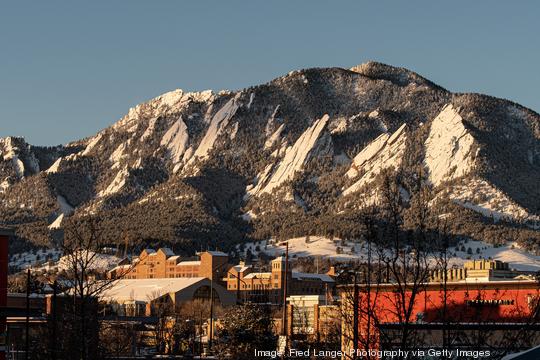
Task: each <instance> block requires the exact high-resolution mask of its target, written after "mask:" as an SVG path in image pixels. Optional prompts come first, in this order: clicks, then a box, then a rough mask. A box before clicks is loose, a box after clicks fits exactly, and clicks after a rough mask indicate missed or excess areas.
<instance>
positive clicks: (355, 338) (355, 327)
mask: <svg viewBox="0 0 540 360" xmlns="http://www.w3.org/2000/svg"><path fill="white" fill-rule="evenodd" d="M353 291H354V294H353V350H354V354H353V359H356V352H357V349H358V279H357V272H356V271H355V272H354V286H353Z"/></svg>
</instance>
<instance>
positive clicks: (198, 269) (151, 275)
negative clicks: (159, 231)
mask: <svg viewBox="0 0 540 360" xmlns="http://www.w3.org/2000/svg"><path fill="white" fill-rule="evenodd" d="M224 255H225V254H224ZM227 262H228V257H227V256H226V255H225V256H215V255H212V254H210V253H208V252H205V253H203V254H201V260H200V261H181V259H180V257H179V256H176V255H171V254H170V253H168V252H167V251H166V250H164V249H159V250H157V251H152V250H149V249H145V250H143V251H142V252H141V254H140V255H139V257H138V258H137V259H136V260H134V261H133V262H132V264H131V266H129V265H128V266H124V267H118V268H117V269H116V270H113V271H111V272H110V273H109V277H116V278H124V279H159V278H186V277H189V278H192V277H206V278H208V279H212V278H214V280H215V279H221V278H222V274H224V273H225V272H226V270H227V266H226V265H227ZM212 270H213V271H212Z"/></svg>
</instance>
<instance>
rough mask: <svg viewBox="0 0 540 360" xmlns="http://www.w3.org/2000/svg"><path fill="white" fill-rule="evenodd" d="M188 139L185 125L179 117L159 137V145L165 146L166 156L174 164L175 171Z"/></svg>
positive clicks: (179, 164) (180, 161) (179, 163)
mask: <svg viewBox="0 0 540 360" xmlns="http://www.w3.org/2000/svg"><path fill="white" fill-rule="evenodd" d="M188 140H189V135H188V132H187V126H186V124H185V123H184V121H183V120H182V118H181V117H180V118H179V119H178V120H176V121H175V122H174V124H173V125H172V126H171V127H170V128H169V130H167V132H166V133H165V135H163V138H162V139H161V143H160V145H161V146H165V147H166V149H167V152H168V156H169V158H170V159H171V161H172V164H173V165H174V168H173V172H177V171H178V169H179V168H180V166H181V163H182V160H183V159H182V156H183V155H184V153H185V151H186V149H187V145H188Z"/></svg>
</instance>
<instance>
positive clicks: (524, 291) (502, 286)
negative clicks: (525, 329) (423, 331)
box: [340, 281, 540, 349]
mask: <svg viewBox="0 0 540 360" xmlns="http://www.w3.org/2000/svg"><path fill="white" fill-rule="evenodd" d="M368 290H369V292H368ZM395 290H396V287H395V285H391V284H383V285H381V286H376V285H374V286H373V287H372V288H371V289H367V288H363V287H361V286H360V287H359V293H358V306H359V311H358V313H359V316H358V323H359V334H360V336H362V334H371V336H372V338H373V339H377V340H374V341H375V342H374V343H373V344H371V347H373V348H376V347H377V346H378V343H377V341H378V338H377V336H373V334H377V333H378V329H377V327H376V326H375V325H374V324H375V323H380V324H391V323H399V322H400V318H399V316H398V314H400V313H401V314H403V312H402V311H401V310H400V309H401V307H400V306H399V305H397V304H399V300H398V299H399V296H400V295H401V294H400V292H396V291H395ZM368 294H369V299H368ZM340 297H341V298H342V321H343V322H342V331H343V334H344V341H343V344H342V346H343V347H344V348H346V349H349V348H350V347H351V346H352V344H351V343H350V340H351V339H352V332H353V329H352V323H353V315H352V314H353V305H352V304H353V303H352V302H353V300H352V299H354V296H353V293H352V287H350V286H349V287H343V288H340ZM445 298H446V301H445ZM538 299H540V286H539V284H538V283H537V282H534V281H512V282H510V281H504V282H503V281H493V282H483V283H480V282H477V283H464V282H458V283H448V284H447V288H446V290H444V288H443V287H442V284H436V283H429V284H427V285H426V286H425V287H424V289H423V290H421V291H419V292H418V294H417V295H416V296H415V297H414V300H413V297H412V294H411V292H410V291H408V292H406V293H405V304H406V306H409V304H410V305H412V309H413V310H412V313H411V318H410V320H409V322H410V323H447V324H450V323H452V324H456V323H520V322H527V321H529V319H530V317H531V315H532V310H534V309H535V304H537V301H538ZM368 304H370V305H369V306H368ZM368 313H373V314H375V315H374V316H371V317H370V318H368V316H367V315H366V314H368ZM368 321H369V322H370V323H371V324H372V326H371V327H369V328H368V327H367V325H366V324H367V323H368ZM345 338H346V339H345ZM362 344H365V342H362Z"/></svg>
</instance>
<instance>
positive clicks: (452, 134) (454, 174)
mask: <svg viewBox="0 0 540 360" xmlns="http://www.w3.org/2000/svg"><path fill="white" fill-rule="evenodd" d="M474 143H475V140H474V137H473V136H472V135H471V134H470V133H469V131H467V129H466V128H465V126H464V125H463V118H462V117H461V116H460V115H459V113H458V111H457V110H456V109H455V108H454V107H453V106H452V105H451V104H449V105H447V106H445V107H444V109H443V110H442V111H441V113H440V114H439V115H437V117H436V118H435V119H434V120H433V122H432V123H431V128H430V132H429V136H428V138H427V140H426V142H425V148H426V155H425V160H424V163H425V165H426V169H427V170H428V173H429V180H430V181H431V182H432V183H433V184H435V185H440V184H441V183H442V182H443V181H445V180H446V181H448V180H452V179H455V178H459V177H462V176H464V175H466V174H468V173H470V172H471V171H473V168H474V165H475V158H476V156H477V155H478V150H479V149H478V148H476V151H475V150H474V148H473V144H474Z"/></svg>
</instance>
